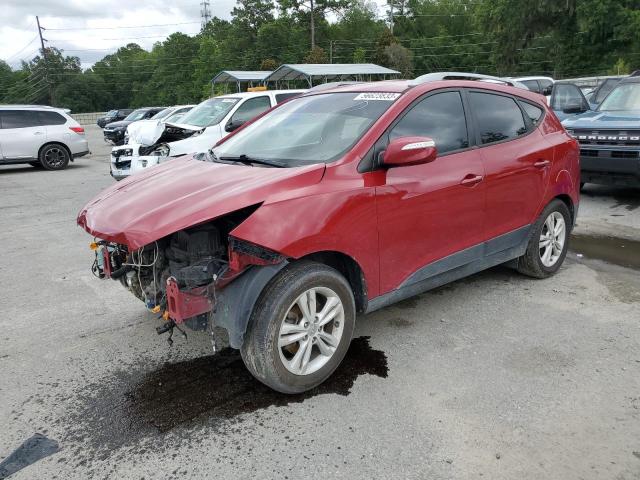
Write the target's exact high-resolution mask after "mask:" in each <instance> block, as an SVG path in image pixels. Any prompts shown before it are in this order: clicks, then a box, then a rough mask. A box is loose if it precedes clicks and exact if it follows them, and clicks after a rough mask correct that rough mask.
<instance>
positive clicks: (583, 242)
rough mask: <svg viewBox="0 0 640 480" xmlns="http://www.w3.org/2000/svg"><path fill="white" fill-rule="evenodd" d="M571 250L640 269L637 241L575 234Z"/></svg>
mask: <svg viewBox="0 0 640 480" xmlns="http://www.w3.org/2000/svg"><path fill="white" fill-rule="evenodd" d="M569 248H570V249H571V250H572V251H573V252H575V253H579V254H582V255H584V256H585V257H587V258H592V259H597V260H603V261H605V262H608V263H613V264H615V265H621V266H623V267H628V268H636V269H640V242H638V241H635V240H627V239H622V238H615V237H600V236H595V235H575V234H574V235H572V236H571V240H570V243H569Z"/></svg>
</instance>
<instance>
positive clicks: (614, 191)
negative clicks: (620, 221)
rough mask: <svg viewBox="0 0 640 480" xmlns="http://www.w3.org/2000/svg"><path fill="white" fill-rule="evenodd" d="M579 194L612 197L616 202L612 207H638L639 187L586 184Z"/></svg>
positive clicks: (632, 208) (639, 205) (639, 202)
mask: <svg viewBox="0 0 640 480" xmlns="http://www.w3.org/2000/svg"><path fill="white" fill-rule="evenodd" d="M580 193H581V195H583V196H585V197H592V198H599V197H612V198H613V199H614V200H616V202H618V203H617V204H616V205H614V206H613V207H614V208H616V207H625V208H626V209H627V210H629V211H633V210H636V209H638V208H640V188H631V187H611V186H608V185H594V184H589V183H588V184H586V185H585V186H584V188H583V189H582V191H581V192H580Z"/></svg>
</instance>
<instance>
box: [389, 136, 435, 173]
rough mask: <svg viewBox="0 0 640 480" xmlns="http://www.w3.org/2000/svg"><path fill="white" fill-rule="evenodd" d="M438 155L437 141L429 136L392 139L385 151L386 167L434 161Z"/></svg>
mask: <svg viewBox="0 0 640 480" xmlns="http://www.w3.org/2000/svg"><path fill="white" fill-rule="evenodd" d="M437 156H438V149H437V148H436V142H434V141H433V140H432V139H430V138H429V137H400V138H396V139H395V140H391V142H390V143H389V145H388V146H387V149H386V150H385V152H384V156H383V158H382V163H383V165H384V166H386V167H402V166H409V165H420V164H422V163H429V162H433V161H434V160H435V159H436V157H437Z"/></svg>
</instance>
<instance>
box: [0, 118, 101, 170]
mask: <svg viewBox="0 0 640 480" xmlns="http://www.w3.org/2000/svg"><path fill="white" fill-rule="evenodd" d="M67 111H68V110H64V109H61V108H53V107H45V106H38V105H0V165H4V164H12V163H28V164H30V165H33V166H34V167H43V168H46V169H47V170H62V169H63V168H66V167H67V165H69V161H73V159H74V158H76V157H81V156H83V155H87V154H88V153H89V144H88V143H87V139H86V138H85V136H84V128H82V127H81V126H80V124H79V123H78V122H76V121H75V120H74V119H73V118H71V117H70V116H69V115H68V114H67Z"/></svg>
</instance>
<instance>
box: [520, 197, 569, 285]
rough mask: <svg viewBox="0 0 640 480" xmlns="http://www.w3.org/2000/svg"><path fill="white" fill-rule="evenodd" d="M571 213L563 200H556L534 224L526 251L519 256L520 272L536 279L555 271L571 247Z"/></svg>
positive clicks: (548, 275)
mask: <svg viewBox="0 0 640 480" xmlns="http://www.w3.org/2000/svg"><path fill="white" fill-rule="evenodd" d="M570 225H571V214H570V213H569V209H568V208H567V206H566V205H565V203H564V202H562V201H561V200H553V201H552V202H551V203H549V205H547V206H546V208H545V209H544V210H543V211H542V213H541V214H540V217H539V218H538V220H537V221H536V223H535V224H534V226H533V232H532V235H531V239H530V240H529V244H528V246H527V250H526V252H525V254H524V255H523V256H521V257H520V258H518V271H519V272H520V273H523V274H525V275H528V276H530V277H535V278H547V277H550V276H551V275H553V274H555V273H556V272H557V271H558V269H559V268H560V266H561V265H562V262H564V258H565V256H566V255H567V250H568V248H569V230H570Z"/></svg>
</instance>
